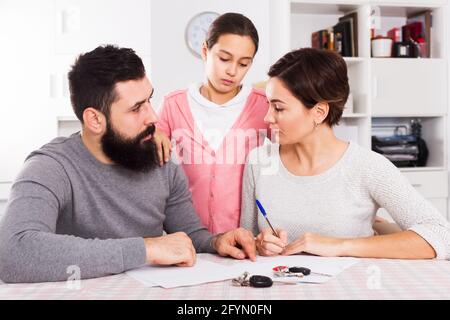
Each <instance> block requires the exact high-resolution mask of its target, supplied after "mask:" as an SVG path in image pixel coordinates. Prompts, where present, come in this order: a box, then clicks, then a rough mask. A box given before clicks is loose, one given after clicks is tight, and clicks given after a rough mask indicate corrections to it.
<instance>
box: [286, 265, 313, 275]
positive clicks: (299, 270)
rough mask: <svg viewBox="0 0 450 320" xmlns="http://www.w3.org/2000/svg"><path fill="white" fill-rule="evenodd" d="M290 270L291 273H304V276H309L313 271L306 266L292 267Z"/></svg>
mask: <svg viewBox="0 0 450 320" xmlns="http://www.w3.org/2000/svg"><path fill="white" fill-rule="evenodd" d="M289 272H291V273H303V275H304V276H307V275H309V274H310V273H311V270H310V269H308V268H305V267H290V268H289Z"/></svg>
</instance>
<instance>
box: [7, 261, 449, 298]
mask: <svg viewBox="0 0 450 320" xmlns="http://www.w3.org/2000/svg"><path fill="white" fill-rule="evenodd" d="M0 299H7V300H9V299H13V300H16V299H87V300H91V299H99V300H104V299H114V300H115V299H152V300H157V299H162V300H184V299H195V300H210V299H213V300H282V299H283V300H284V299H450V261H438V260H390V259H360V261H359V263H357V264H356V265H354V266H352V267H351V268H349V269H347V270H346V271H344V272H342V273H341V274H339V275H338V276H336V277H335V278H333V279H331V280H329V281H328V282H326V283H324V284H299V285H281V284H279V285H274V286H272V287H271V288H263V289H261V288H249V287H234V286H232V285H231V280H230V281H221V282H214V283H208V284H204V285H199V286H192V287H180V288H174V289H163V288H160V287H144V286H143V285H142V284H141V283H139V282H138V281H136V280H134V279H133V278H131V277H129V276H127V275H126V274H119V275H114V276H108V277H103V278H97V279H88V280H82V281H81V282H80V288H79V289H75V288H70V287H69V286H68V283H66V282H53V283H33V284H2V283H0Z"/></svg>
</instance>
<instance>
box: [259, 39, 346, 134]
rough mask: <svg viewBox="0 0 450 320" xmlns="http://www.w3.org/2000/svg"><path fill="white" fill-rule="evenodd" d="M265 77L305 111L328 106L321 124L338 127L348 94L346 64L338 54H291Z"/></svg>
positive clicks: (301, 51) (315, 51)
mask: <svg viewBox="0 0 450 320" xmlns="http://www.w3.org/2000/svg"><path fill="white" fill-rule="evenodd" d="M268 75H269V77H277V78H278V79H280V80H281V81H282V82H283V83H284V85H285V86H286V87H287V88H288V89H289V91H291V93H292V94H293V95H294V96H295V97H296V98H297V99H299V100H300V101H301V102H302V103H303V105H304V106H305V107H306V108H308V109H312V108H314V106H315V105H316V104H317V103H319V102H326V103H328V105H329V107H330V109H329V112H328V115H327V117H326V118H325V120H324V122H325V123H327V124H328V125H329V126H330V127H331V126H333V125H335V124H338V123H339V120H340V119H341V117H342V112H343V110H344V105H345V102H346V101H347V98H348V94H349V90H350V86H349V84H348V76H347V64H346V63H345V61H344V59H343V58H342V57H341V56H340V55H339V54H337V53H336V52H333V51H329V50H321V49H312V48H303V49H298V50H294V51H291V52H289V53H287V54H285V55H284V56H283V57H281V58H280V59H279V60H278V61H277V62H275V64H274V65H272V67H270V70H269V73H268Z"/></svg>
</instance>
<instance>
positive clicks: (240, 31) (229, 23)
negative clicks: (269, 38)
mask: <svg viewBox="0 0 450 320" xmlns="http://www.w3.org/2000/svg"><path fill="white" fill-rule="evenodd" d="M224 34H236V35H239V36H249V37H250V38H251V39H252V41H253V44H254V45H255V53H254V55H255V54H256V52H257V51H258V45H259V37H258V31H256V28H255V25H254V24H253V22H252V21H251V20H250V19H249V18H247V17H246V16H244V15H242V14H240V13H235V12H228V13H224V14H222V15H220V16H219V17H217V18H216V19H215V20H214V21H213V22H212V23H211V25H210V26H209V29H208V34H207V36H206V45H207V46H208V49H211V48H212V47H213V46H214V45H215V44H216V43H217V41H218V40H219V37H220V36H221V35H224Z"/></svg>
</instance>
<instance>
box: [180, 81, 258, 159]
mask: <svg viewBox="0 0 450 320" xmlns="http://www.w3.org/2000/svg"><path fill="white" fill-rule="evenodd" d="M201 86H202V84H201V83H194V84H192V85H190V86H189V88H188V94H187V97H188V103H189V107H190V108H191V113H192V116H193V118H194V124H195V126H196V127H197V128H198V129H199V130H200V132H201V134H202V135H203V138H204V139H205V140H206V141H207V142H208V144H209V146H210V147H211V149H212V150H214V151H217V150H218V149H219V147H220V145H221V144H222V141H223V139H224V138H225V136H226V135H227V134H228V132H229V131H230V129H231V128H232V127H233V125H234V123H235V122H236V121H237V119H238V117H239V115H240V114H241V112H242V110H244V107H245V104H246V102H247V98H248V96H249V95H250V92H251V87H250V86H248V85H244V84H243V85H242V88H241V91H239V93H238V94H237V95H236V96H235V97H234V98H233V99H231V100H229V101H228V102H226V103H224V104H221V105H219V104H216V103H214V102H211V101H209V100H208V99H206V98H205V97H204V96H202V95H201V94H200V87H201Z"/></svg>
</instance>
